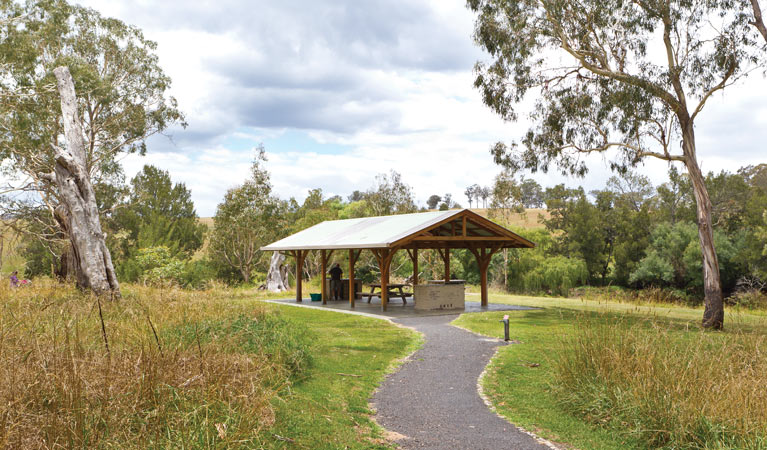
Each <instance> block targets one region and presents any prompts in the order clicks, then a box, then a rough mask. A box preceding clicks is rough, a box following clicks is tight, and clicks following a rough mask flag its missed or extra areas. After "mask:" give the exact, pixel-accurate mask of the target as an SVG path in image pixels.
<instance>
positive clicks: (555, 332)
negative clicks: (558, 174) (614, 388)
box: [453, 294, 767, 449]
mask: <svg viewBox="0 0 767 450" xmlns="http://www.w3.org/2000/svg"><path fill="white" fill-rule="evenodd" d="M467 299H471V297H468V298H467ZM490 301H491V302H494V303H508V304H518V305H527V306H538V307H542V308H543V309H540V310H533V311H507V312H488V313H473V314H464V315H462V316H461V317H459V318H458V319H456V320H455V321H454V322H453V324H454V325H457V326H460V327H463V328H466V329H469V330H471V331H474V332H477V333H481V334H484V335H487V336H493V337H498V338H502V337H503V325H502V324H501V323H500V320H501V319H502V317H503V316H504V315H505V314H509V316H510V329H511V338H512V339H513V340H518V341H521V344H518V345H509V346H507V347H503V348H501V349H500V350H499V352H498V354H497V355H496V357H495V358H494V359H493V360H492V361H491V365H490V366H489V370H488V371H487V374H486V376H485V378H484V379H483V381H482V384H483V388H484V390H485V393H486V395H488V397H489V398H490V400H491V401H492V403H493V404H494V405H495V407H496V409H497V410H498V412H499V413H500V414H502V415H503V416H505V417H506V418H507V419H509V421H511V422H512V423H514V424H517V425H519V426H521V427H523V428H525V429H528V430H530V431H534V432H536V433H537V434H539V435H540V436H542V437H545V438H547V439H550V440H553V441H555V442H561V443H567V444H569V445H572V446H574V447H576V448H579V449H613V448H646V446H645V445H644V443H643V442H641V441H639V440H637V439H636V438H632V437H628V436H627V435H626V434H625V433H620V432H618V431H616V430H617V429H619V428H620V427H617V428H616V427H604V428H603V427H596V426H594V425H590V424H588V423H586V422H585V421H583V420H582V419H580V418H578V417H575V416H574V415H571V414H569V413H568V412H566V411H565V410H564V408H563V407H562V406H561V404H559V403H558V402H557V398H556V397H555V394H554V391H553V389H552V388H551V386H552V384H553V382H554V381H555V378H554V376H555V373H554V367H553V366H554V362H555V361H554V358H556V357H557V356H556V355H557V352H558V351H560V350H561V349H562V340H563V337H565V336H569V335H572V334H573V333H574V332H575V331H576V329H575V327H576V326H578V325H577V324H578V323H581V322H580V321H579V320H578V316H583V315H584V314H588V315H590V316H597V317H601V318H604V320H610V319H614V318H615V317H618V316H620V317H623V318H625V319H626V320H628V321H630V322H632V321H641V320H647V319H652V320H654V321H661V322H668V323H669V324H670V325H671V326H672V327H673V330H674V336H675V339H677V340H684V339H696V336H697V334H698V333H701V332H700V331H699V329H698V323H699V321H700V318H701V316H702V309H696V308H680V307H674V306H669V305H639V306H638V305H631V304H622V303H610V302H596V301H588V300H580V299H564V298H545V297H525V296H513V295H505V294H504V295H499V294H495V295H491V298H490ZM764 324H765V318H764V315H762V314H760V313H756V314H750V313H745V312H732V311H730V312H728V315H727V319H726V322H725V326H726V327H727V330H728V331H727V332H725V333H721V335H716V336H717V338H719V339H722V340H726V339H729V336H730V335H729V334H728V333H730V332H732V333H737V332H740V331H743V330H751V331H753V330H755V329H762V330H765V329H767V327H765V326H764Z"/></svg>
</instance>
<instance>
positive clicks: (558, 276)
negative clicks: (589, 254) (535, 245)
mask: <svg viewBox="0 0 767 450" xmlns="http://www.w3.org/2000/svg"><path fill="white" fill-rule="evenodd" d="M588 277H589V271H588V268H587V267H586V263H585V262H584V261H583V260H582V259H577V258H566V257H564V256H554V257H549V258H544V259H543V260H540V261H539V262H538V264H537V265H536V266H535V267H534V268H533V269H532V270H530V271H528V272H526V273H524V274H523V275H522V282H523V285H524V288H525V290H526V291H528V292H540V291H546V292H549V293H552V294H556V295H563V296H566V295H568V293H569V292H570V289H572V288H574V287H576V286H579V285H581V284H583V283H585V282H586V280H587V279H588Z"/></svg>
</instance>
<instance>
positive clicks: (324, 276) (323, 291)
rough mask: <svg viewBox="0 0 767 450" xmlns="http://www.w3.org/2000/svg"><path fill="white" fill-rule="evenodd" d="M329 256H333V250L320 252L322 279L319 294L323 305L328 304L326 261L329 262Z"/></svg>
mask: <svg viewBox="0 0 767 450" xmlns="http://www.w3.org/2000/svg"><path fill="white" fill-rule="evenodd" d="M331 256H333V250H330V251H327V250H320V260H321V264H322V277H321V278H320V283H322V286H321V287H320V292H321V295H322V304H323V305H327V304H328V288H327V279H328V261H329V260H330V257H331Z"/></svg>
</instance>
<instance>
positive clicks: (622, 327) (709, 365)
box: [553, 316, 767, 449]
mask: <svg viewBox="0 0 767 450" xmlns="http://www.w3.org/2000/svg"><path fill="white" fill-rule="evenodd" d="M575 329H576V331H575V332H574V333H573V334H572V335H570V336H569V337H567V338H565V339H564V340H563V342H562V347H561V349H560V351H559V352H558V354H557V355H556V357H555V358H553V361H554V367H555V373H556V376H555V380H556V381H555V383H554V386H553V388H554V389H555V391H556V393H557V395H558V398H559V399H560V400H561V402H562V404H563V405H564V406H565V407H566V408H568V409H569V410H570V411H572V412H574V413H576V414H578V415H580V416H582V417H584V418H585V419H586V420H588V421H590V422H592V423H595V424H600V425H603V426H608V427H614V428H617V429H619V430H620V431H621V432H623V433H626V434H632V435H635V436H636V437H639V438H640V439H641V440H642V441H644V442H647V446H648V447H649V448H675V449H680V448H685V449H714V448H743V449H762V448H767V336H765V334H764V332H763V331H762V330H757V329H753V328H752V329H751V330H750V331H747V332H745V331H733V332H725V333H720V332H705V331H701V330H697V329H695V330H689V329H686V328H681V327H680V326H679V325H676V326H675V325H673V324H670V323H669V322H664V321H660V320H647V321H643V322H627V321H624V320H622V319H615V318H610V317H587V316H584V317H582V318H581V319H579V322H578V323H577V326H576V327H575Z"/></svg>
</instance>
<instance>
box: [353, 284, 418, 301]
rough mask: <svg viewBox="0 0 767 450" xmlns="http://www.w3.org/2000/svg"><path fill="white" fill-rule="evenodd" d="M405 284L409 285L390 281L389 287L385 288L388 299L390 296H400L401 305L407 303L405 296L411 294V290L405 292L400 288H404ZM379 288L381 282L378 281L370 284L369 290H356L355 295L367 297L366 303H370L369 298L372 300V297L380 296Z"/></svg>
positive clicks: (410, 295)
mask: <svg viewBox="0 0 767 450" xmlns="http://www.w3.org/2000/svg"><path fill="white" fill-rule="evenodd" d="M405 286H409V285H408V284H398V283H391V284H389V285H388V288H389V289H388V290H387V292H388V294H389V298H390V299H391V298H397V297H399V298H401V299H402V304H403V306H404V305H407V298H408V297H412V296H413V293H412V292H405V291H403V290H402V288H404V287H405ZM376 289H378V290H379V292H376ZM380 290H381V284H380V283H374V284H371V285H370V292H357V295H358V296H359V297H362V298H365V297H367V299H368V303H370V300H372V299H373V297H380V296H381V292H380Z"/></svg>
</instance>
